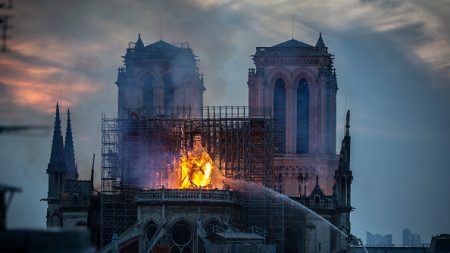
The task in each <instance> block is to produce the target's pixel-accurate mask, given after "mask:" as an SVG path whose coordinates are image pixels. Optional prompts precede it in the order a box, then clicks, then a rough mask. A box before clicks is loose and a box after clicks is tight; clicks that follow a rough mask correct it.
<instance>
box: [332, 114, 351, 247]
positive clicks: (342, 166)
mask: <svg viewBox="0 0 450 253" xmlns="http://www.w3.org/2000/svg"><path fill="white" fill-rule="evenodd" d="M334 179H335V182H336V183H335V186H334V196H335V198H336V203H337V209H338V216H337V223H336V225H337V227H338V228H339V229H340V230H341V231H343V232H345V233H346V234H350V228H351V224H350V212H351V211H352V210H353V207H352V205H351V190H352V181H353V175H352V171H351V169H350V110H348V111H347V115H346V120H345V136H344V139H343V140H342V145H341V152H340V155H339V166H338V169H337V170H336V172H335V174H334ZM345 244H346V243H345V242H341V245H345Z"/></svg>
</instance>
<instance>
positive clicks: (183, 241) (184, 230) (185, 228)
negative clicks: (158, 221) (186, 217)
mask: <svg viewBox="0 0 450 253" xmlns="http://www.w3.org/2000/svg"><path fill="white" fill-rule="evenodd" d="M171 238H172V241H173V243H175V244H176V245H178V246H184V245H187V244H188V243H189V242H190V241H191V239H192V232H191V229H190V226H189V225H188V224H187V223H186V222H183V221H180V222H177V223H176V224H175V225H173V227H172V229H171Z"/></svg>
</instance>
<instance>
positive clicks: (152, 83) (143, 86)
mask: <svg viewBox="0 0 450 253" xmlns="http://www.w3.org/2000/svg"><path fill="white" fill-rule="evenodd" d="M124 62H125V67H122V68H119V72H118V78H117V82H116V84H117V86H118V88H119V95H118V97H119V108H118V109H119V118H126V117H127V116H129V115H130V113H132V111H133V110H135V109H137V110H145V111H146V112H147V113H151V114H154V115H156V116H158V115H161V116H164V115H173V114H180V113H183V110H180V108H190V110H191V112H192V111H195V110H199V109H200V108H201V107H202V106H203V92H204V90H205V87H204V86H203V75H202V74H200V73H199V70H198V67H197V58H196V56H195V55H194V53H193V52H192V49H191V48H189V45H188V44H187V43H181V44H180V45H177V46H176V45H173V44H170V43H167V42H165V41H162V40H160V41H158V42H156V43H153V44H150V45H144V43H143V42H142V39H141V36H140V34H139V38H138V39H137V41H136V43H131V44H130V46H129V48H128V49H127V52H126V54H125V56H124ZM197 113H199V111H197Z"/></svg>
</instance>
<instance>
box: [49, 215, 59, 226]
mask: <svg viewBox="0 0 450 253" xmlns="http://www.w3.org/2000/svg"><path fill="white" fill-rule="evenodd" d="M50 224H52V226H55V227H61V226H62V221H61V216H59V215H58V214H52V215H51V216H50Z"/></svg>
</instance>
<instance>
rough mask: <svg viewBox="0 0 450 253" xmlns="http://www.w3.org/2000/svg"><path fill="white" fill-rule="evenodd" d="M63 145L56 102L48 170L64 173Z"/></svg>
mask: <svg viewBox="0 0 450 253" xmlns="http://www.w3.org/2000/svg"><path fill="white" fill-rule="evenodd" d="M65 165H66V164H65V161H64V143H63V138H62V134H61V119H60V117H59V103H58V102H56V111H55V125H54V127H53V140H52V153H51V154H50V162H49V164H48V169H49V170H53V171H54V170H61V171H65V169H66V166H65Z"/></svg>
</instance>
